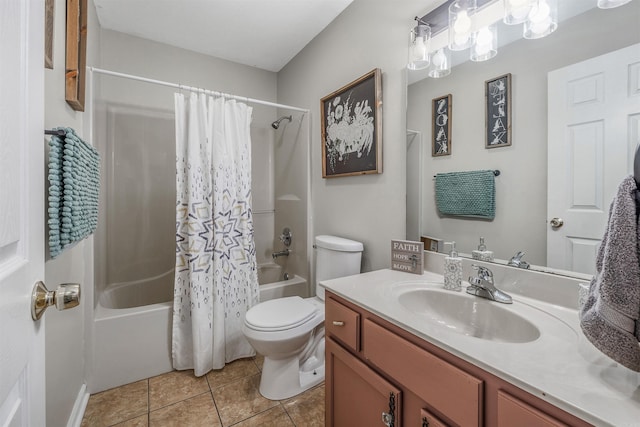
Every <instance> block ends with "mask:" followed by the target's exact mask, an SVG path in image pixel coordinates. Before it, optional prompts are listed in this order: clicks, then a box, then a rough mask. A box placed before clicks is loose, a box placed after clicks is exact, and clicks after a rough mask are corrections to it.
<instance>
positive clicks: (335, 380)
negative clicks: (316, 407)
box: [325, 338, 402, 427]
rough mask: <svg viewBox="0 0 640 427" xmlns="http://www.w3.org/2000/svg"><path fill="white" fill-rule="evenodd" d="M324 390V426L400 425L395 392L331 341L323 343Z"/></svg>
mask: <svg viewBox="0 0 640 427" xmlns="http://www.w3.org/2000/svg"><path fill="white" fill-rule="evenodd" d="M326 351H327V357H326V359H325V361H326V362H325V363H326V365H325V366H326V368H327V369H329V371H330V372H331V376H330V378H327V381H326V383H325V390H326V396H327V405H326V407H327V417H326V420H327V425H330V426H335V427H356V426H383V425H385V421H386V423H387V424H388V425H389V426H394V427H398V426H400V425H402V424H401V419H400V413H401V405H402V396H401V392H400V390H399V389H398V388H396V387H395V386H394V385H393V384H391V383H390V382H388V381H387V380H385V379H384V378H382V377H381V376H380V375H378V374H377V373H376V372H375V371H374V370H372V369H371V368H369V367H368V366H367V365H365V364H364V363H362V362H361V361H359V360H358V359H356V358H354V357H353V356H352V355H350V354H349V353H348V352H347V351H346V350H345V349H343V348H342V347H341V346H340V345H339V344H337V343H336V342H335V341H334V340H333V339H331V338H328V339H327V340H326Z"/></svg>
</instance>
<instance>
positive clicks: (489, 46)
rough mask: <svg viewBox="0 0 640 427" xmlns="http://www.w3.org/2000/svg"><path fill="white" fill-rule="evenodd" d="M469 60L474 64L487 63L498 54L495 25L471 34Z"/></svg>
mask: <svg viewBox="0 0 640 427" xmlns="http://www.w3.org/2000/svg"><path fill="white" fill-rule="evenodd" d="M470 52H471V54H470V55H469V58H470V59H471V60H472V61H475V62H481V61H487V60H489V59H491V58H493V57H494V56H496V55H497V54H498V28H497V27H496V24H491V25H487V26H486V27H482V28H480V29H479V30H478V31H476V32H475V33H474V34H473V45H472V46H471V49H470Z"/></svg>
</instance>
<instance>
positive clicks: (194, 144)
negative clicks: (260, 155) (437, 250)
mask: <svg viewBox="0 0 640 427" xmlns="http://www.w3.org/2000/svg"><path fill="white" fill-rule="evenodd" d="M251 112H252V108H251V107H249V106H247V105H245V104H242V103H239V102H236V101H234V100H225V99H224V98H223V97H218V98H214V97H212V96H209V95H205V94H195V93H193V94H191V95H190V96H189V98H188V99H185V96H184V95H183V94H179V93H176V94H175V113H176V190H177V191H176V193H177V195H176V198H177V200H176V270H175V271H176V273H175V285H174V302H173V341H172V353H173V366H174V368H175V369H194V373H195V375H196V376H201V375H204V374H205V373H207V372H208V371H210V370H211V369H220V368H222V367H224V364H225V363H226V362H231V361H233V360H235V359H238V358H241V357H247V356H253V355H254V354H255V352H254V350H253V348H252V347H251V345H250V344H249V343H248V342H247V340H246V339H245V337H244V335H243V334H242V325H243V322H244V317H245V313H246V312H247V310H248V309H249V308H250V307H252V306H253V305H255V304H257V303H258V300H259V290H258V276H257V269H256V253H255V243H254V236H253V219H252V214H251V137H250V133H249V125H250V123H251Z"/></svg>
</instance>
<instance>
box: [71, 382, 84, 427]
mask: <svg viewBox="0 0 640 427" xmlns="http://www.w3.org/2000/svg"><path fill="white" fill-rule="evenodd" d="M87 402H89V392H88V391H87V385H86V384H82V387H80V390H79V391H78V396H77V397H76V402H75V403H74V404H73V409H72V410H71V415H69V421H68V422H67V427H80V424H82V417H84V410H85V409H86V408H87Z"/></svg>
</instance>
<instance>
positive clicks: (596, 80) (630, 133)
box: [547, 44, 640, 274]
mask: <svg viewBox="0 0 640 427" xmlns="http://www.w3.org/2000/svg"><path fill="white" fill-rule="evenodd" d="M548 107H549V108H548V153H547V158H548V168H549V170H548V182H547V198H548V200H547V215H548V217H547V220H548V227H547V265H548V266H549V267H553V268H560V269H564V270H571V271H578V272H582V273H588V274H593V273H594V272H595V259H596V252H597V248H598V245H599V243H600V241H601V239H602V235H603V234H604V231H605V228H606V224H607V219H608V215H609V205H610V204H611V201H612V199H613V197H614V196H615V192H616V190H617V188H618V185H619V184H620V182H621V181H622V180H623V179H624V177H625V176H627V175H629V174H631V173H632V168H633V165H632V163H633V153H634V151H635V148H636V146H637V145H638V142H639V135H640V44H636V45H633V46H629V47H627V48H624V49H620V50H618V51H615V52H612V53H608V54H606V55H602V56H599V57H596V58H592V59H589V60H587V61H583V62H580V63H577V64H574V65H570V66H568V67H565V68H561V69H559V70H555V71H552V72H550V73H549V80H548ZM554 218H558V219H559V220H561V222H562V224H559V222H560V221H557V222H556V226H555V227H554V226H553V225H552V223H553V222H554V221H553V219H554ZM558 225H559V226H558Z"/></svg>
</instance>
